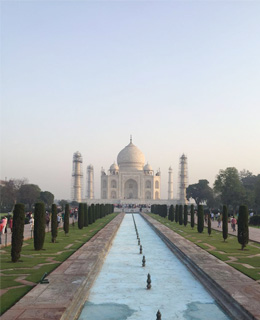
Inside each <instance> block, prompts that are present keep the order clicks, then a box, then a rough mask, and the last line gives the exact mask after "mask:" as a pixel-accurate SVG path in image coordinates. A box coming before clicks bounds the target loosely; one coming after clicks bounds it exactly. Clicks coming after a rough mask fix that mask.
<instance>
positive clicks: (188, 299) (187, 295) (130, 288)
mask: <svg viewBox="0 0 260 320" xmlns="http://www.w3.org/2000/svg"><path fill="white" fill-rule="evenodd" d="M134 218H135V222H136V225H137V228H138V232H139V237H140V240H141V245H142V248H143V254H140V253H139V252H140V249H139V245H138V240H137V236H136V232H135V228H134V222H133V217H132V215H131V214H126V215H125V217H124V220H123V221H122V224H121V226H120V228H119V230H118V232H117V235H116V237H115V239H114V241H113V245H112V247H111V249H110V251H109V253H108V255H107V257H106V260H105V262H104V265H103V267H102V269H101V272H100V274H99V276H98V278H97V279H96V281H95V283H94V285H93V287H92V288H91V291H90V295H89V298H88V301H87V302H86V303H85V305H84V308H83V310H82V313H81V315H80V317H79V319H80V320H83V319H87V320H105V319H106V320H108V319H109V320H124V319H127V320H137V319H140V320H141V319H142V320H144V319H156V313H157V311H158V309H159V310H160V312H161V314H162V319H163V320H176V319H188V320H211V319H212V320H213V319H214V320H227V319H230V318H229V317H228V316H227V315H226V314H225V313H224V312H223V311H222V309H221V308H220V307H219V306H218V305H217V304H216V302H215V300H214V299H213V298H212V297H211V296H210V295H209V293H208V292H207V291H206V290H205V289H204V288H203V286H202V285H201V284H200V283H199V282H198V281H197V280H196V279H195V278H194V277H193V275H192V274H191V273H190V272H189V271H188V270H187V268H186V267H185V266H184V265H183V264H182V262H180V261H179V260H178V258H176V256H175V255H174V254H173V253H172V252H171V251H170V250H169V249H168V247H167V246H166V245H165V243H164V242H163V241H162V240H161V239H160V238H159V237H158V236H157V234H156V233H155V232H154V231H153V230H152V229H151V227H150V226H149V225H148V224H147V223H146V222H145V220H143V218H142V217H141V216H140V215H139V214H135V215H134ZM143 255H145V259H146V266H145V267H142V259H143ZM148 273H150V275H151V280H152V288H151V289H150V290H147V289H146V280H147V274H148Z"/></svg>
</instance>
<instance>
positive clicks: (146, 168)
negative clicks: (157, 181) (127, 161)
mask: <svg viewBox="0 0 260 320" xmlns="http://www.w3.org/2000/svg"><path fill="white" fill-rule="evenodd" d="M144 171H153V168H152V167H151V165H150V164H149V163H148V162H147V164H146V165H145V166H144Z"/></svg>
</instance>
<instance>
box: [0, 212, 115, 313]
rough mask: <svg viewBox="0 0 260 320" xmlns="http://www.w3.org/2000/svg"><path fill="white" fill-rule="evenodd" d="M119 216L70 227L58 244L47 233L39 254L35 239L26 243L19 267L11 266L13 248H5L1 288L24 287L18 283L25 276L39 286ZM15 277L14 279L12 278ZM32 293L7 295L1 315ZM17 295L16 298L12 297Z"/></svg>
mask: <svg viewBox="0 0 260 320" xmlns="http://www.w3.org/2000/svg"><path fill="white" fill-rule="evenodd" d="M117 215H118V213H112V214H109V215H107V216H105V217H104V218H102V219H98V220H96V222H95V223H93V224H91V225H89V226H88V227H84V228H83V229H81V230H80V229H78V227H77V225H75V226H74V227H73V226H72V225H70V229H69V233H68V234H67V235H65V233H64V232H63V231H61V232H59V233H58V237H57V242H56V243H52V242H51V232H48V233H46V234H45V242H44V248H43V250H40V251H35V250H34V245H33V239H29V240H26V241H24V243H26V244H27V245H26V246H23V248H22V252H21V258H20V261H19V262H16V263H13V262H11V246H9V247H5V248H4V249H2V250H1V273H2V276H1V286H3V288H8V287H12V286H19V285H21V283H19V282H16V281H15V278H17V277H19V276H20V275H26V276H25V280H28V281H31V282H33V283H35V284H37V283H38V282H39V281H40V279H41V277H42V275H43V274H44V272H47V273H48V274H49V273H50V272H51V271H53V270H54V269H55V268H57V267H58V266H59V265H60V264H61V263H62V262H63V261H65V260H66V259H67V258H68V257H69V256H71V255H72V254H73V253H74V252H75V251H77V250H78V249H79V248H80V247H81V246H82V245H83V244H85V243H86V242H87V241H89V240H90V239H91V238H92V237H93V236H94V235H95V234H96V233H97V232H98V231H100V230H101V229H103V228H104V227H105V226H106V225H107V224H108V223H109V222H110V221H111V220H112V219H114V218H115V217H116V216H117ZM13 274H14V276H10V275H13ZM31 289H32V287H31V286H26V287H22V288H17V289H15V290H12V289H10V290H8V292H6V293H4V294H3V295H2V296H1V298H0V301H1V303H0V314H1V315H2V314H3V313H4V312H5V311H6V310H8V309H9V308H10V307H11V306H12V305H14V303H16V302H17V301H18V300H19V299H21V298H22V297H23V296H24V295H25V294H26V293H27V292H28V291H29V290H31ZM14 291H15V294H12V292H14Z"/></svg>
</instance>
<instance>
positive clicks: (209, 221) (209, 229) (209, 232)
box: [208, 214, 211, 236]
mask: <svg viewBox="0 0 260 320" xmlns="http://www.w3.org/2000/svg"><path fill="white" fill-rule="evenodd" d="M208 235H209V236H210V235H211V216H210V214H208Z"/></svg>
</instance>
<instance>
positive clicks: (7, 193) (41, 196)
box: [0, 179, 54, 213]
mask: <svg viewBox="0 0 260 320" xmlns="http://www.w3.org/2000/svg"><path fill="white" fill-rule="evenodd" d="M0 194H1V200H0V211H1V212H4V213H6V212H11V211H13V208H14V206H15V204H16V203H22V204H24V205H25V208H26V209H28V210H29V211H31V210H32V207H33V204H34V203H36V202H42V203H44V204H45V206H46V208H47V209H50V208H51V205H52V204H53V202H54V195H53V194H52V193H51V192H49V191H42V190H41V189H40V187H39V186H38V185H36V184H31V183H28V180H27V179H10V180H8V181H5V182H4V183H3V185H1V186H0Z"/></svg>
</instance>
